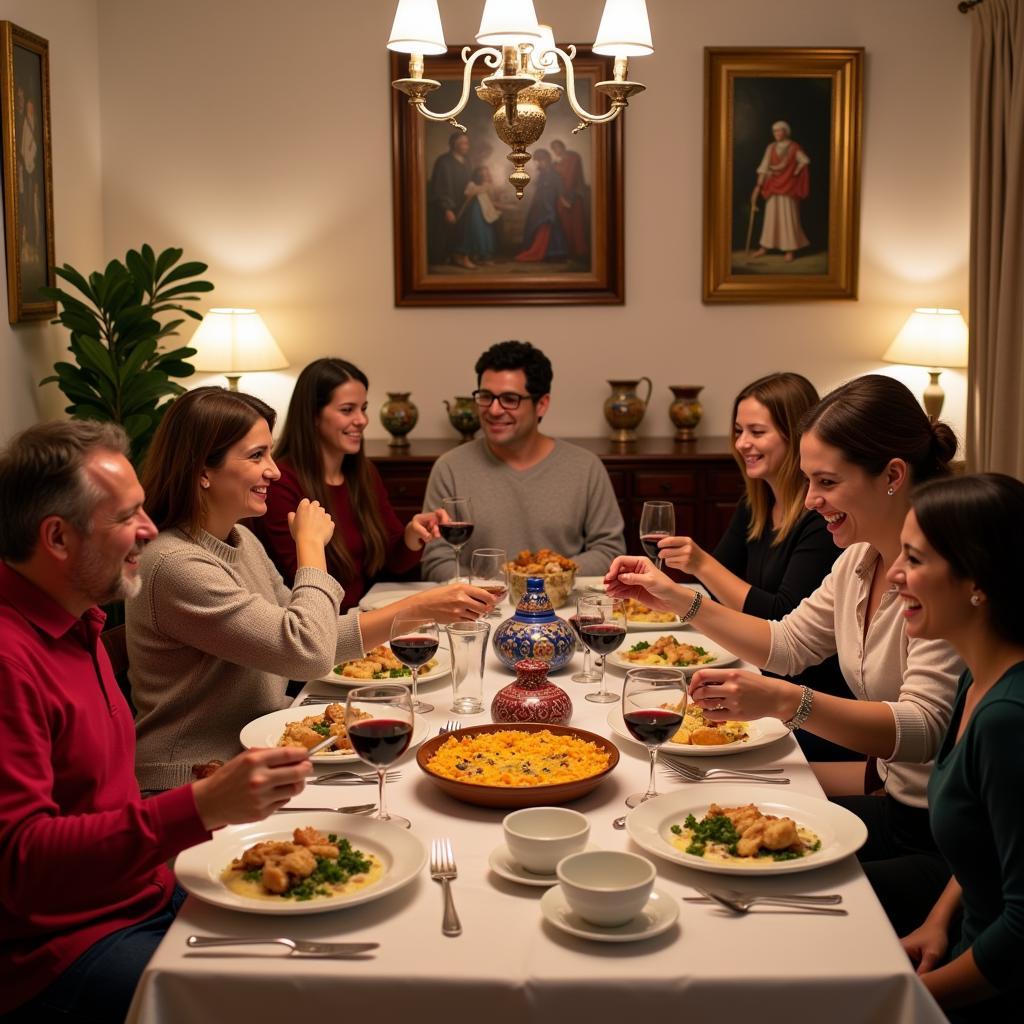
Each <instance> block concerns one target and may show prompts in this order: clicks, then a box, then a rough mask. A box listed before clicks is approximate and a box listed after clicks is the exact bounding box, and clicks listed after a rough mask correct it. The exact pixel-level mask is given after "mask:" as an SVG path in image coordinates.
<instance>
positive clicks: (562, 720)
mask: <svg viewBox="0 0 1024 1024" xmlns="http://www.w3.org/2000/svg"><path fill="white" fill-rule="evenodd" d="M550 667H551V666H550V665H548V663H547V662H546V661H539V660H538V659H536V658H523V660H522V661H517V662H516V664H515V670H516V681H515V682H514V683H509V684H508V686H506V687H504V688H503V689H501V690H499V691H498V692H497V693H496V694H495V695H494V700H493V701H491V720H492V721H494V722H545V723H547V724H550V725H567V724H568V722H569V719H570V718H572V701H571V700H569V695H568V694H567V693H566V692H565V690H563V689H562V688H561V687H560V686H555V684H554V683H552V682H549V681H548V669H549V668H550Z"/></svg>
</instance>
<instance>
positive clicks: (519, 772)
mask: <svg viewBox="0 0 1024 1024" xmlns="http://www.w3.org/2000/svg"><path fill="white" fill-rule="evenodd" d="M609 760H610V755H609V754H608V752H607V751H606V750H603V749H602V748H601V747H599V746H598V745H597V744H596V743H593V742H591V741H589V740H581V739H578V738H577V737H575V736H556V735H555V734H554V733H551V732H548V730H547V729H544V730H542V731H541V732H521V731H519V730H516V729H504V730H501V731H499V732H488V733H480V734H479V735H477V736H463V737H455V736H451V737H449V738H448V740H446V741H445V742H444V743H442V744H441V746H439V747H438V748H437V750H436V751H435V752H434V755H433V757H431V759H430V760H429V761H428V762H427V769H428V770H429V771H431V772H433V773H434V774H435V775H440V776H441V777H442V778H445V779H452V780H454V781H456V782H466V783H469V784H471V785H476V786H551V785H557V784H558V783H562V782H576V781H577V780H579V779H588V778H590V777H591V776H593V775H598V774H599V773H601V772H603V771H604V770H605V769H606V768H607V767H608V763H609Z"/></svg>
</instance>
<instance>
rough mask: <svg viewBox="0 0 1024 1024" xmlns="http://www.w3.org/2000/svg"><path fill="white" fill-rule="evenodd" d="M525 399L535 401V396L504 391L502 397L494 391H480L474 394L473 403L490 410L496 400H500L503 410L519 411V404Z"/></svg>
mask: <svg viewBox="0 0 1024 1024" xmlns="http://www.w3.org/2000/svg"><path fill="white" fill-rule="evenodd" d="M524 398H525V399H529V400H530V401H533V395H520V394H517V393H516V392H515V391H502V393H501V394H500V395H496V394H495V393H494V392H493V391H483V390H478V391H474V392H473V401H474V402H476V404H477V405H479V406H480V408H481V409H489V408H490V407H491V404H492V403H493V402H494V400H495V399H497V400H498V404H499V405H500V406H501V407H502V409H518V408H519V403H520V402H521V401H523V399H524Z"/></svg>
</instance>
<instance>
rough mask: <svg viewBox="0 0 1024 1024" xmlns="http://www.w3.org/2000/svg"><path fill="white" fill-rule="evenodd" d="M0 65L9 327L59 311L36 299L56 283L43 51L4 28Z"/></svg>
mask: <svg viewBox="0 0 1024 1024" xmlns="http://www.w3.org/2000/svg"><path fill="white" fill-rule="evenodd" d="M0 61H2V66H0V111H2V113H0V127H2V132H3V184H4V240H5V244H6V253H7V307H8V319H9V320H10V322H11V323H12V324H13V323H17V322H18V321H20V320H45V319H47V318H49V317H51V316H54V315H55V314H56V311H57V307H56V303H55V302H54V301H53V300H52V299H48V298H46V297H44V296H43V295H42V294H40V289H42V288H45V287H53V285H54V283H55V277H54V272H53V266H54V257H53V197H52V189H53V186H52V165H51V158H50V64H49V46H48V44H47V42H46V40H45V39H43V38H41V37H40V36H37V35H33V34H32V33H31V32H27V31H26V30H25V29H22V28H19V27H18V26H17V25H14V24H12V23H11V22H9V21H3V22H0Z"/></svg>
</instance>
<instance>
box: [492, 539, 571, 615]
mask: <svg viewBox="0 0 1024 1024" xmlns="http://www.w3.org/2000/svg"><path fill="white" fill-rule="evenodd" d="M576 569H577V565H576V563H575V562H574V561H573V560H572V559H571V558H566V557H565V556H564V555H560V554H558V553H557V552H555V551H551V550H550V549H548V548H541V549H540V550H539V551H520V552H519V554H518V555H516V557H515V559H513V560H512V561H511V562H506V563H505V570H506V572H507V573H508V596H509V600H510V601H511V603H512V606H513V607H515V606H516V605H517V604H518V603H519V599H520V598H521V597H522V596H523V594H525V593H526V581H527V580H528V579H529V578H530V577H531V576H539V577H541V579H543V580H544V592H545V593H546V594H547V595H548V600H549V601H550V602H551V607H552V608H563V607H564V606H565V605H567V604H568V603H569V595H570V594H571V593H572V588H573V586H574V585H575V583H576Z"/></svg>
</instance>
